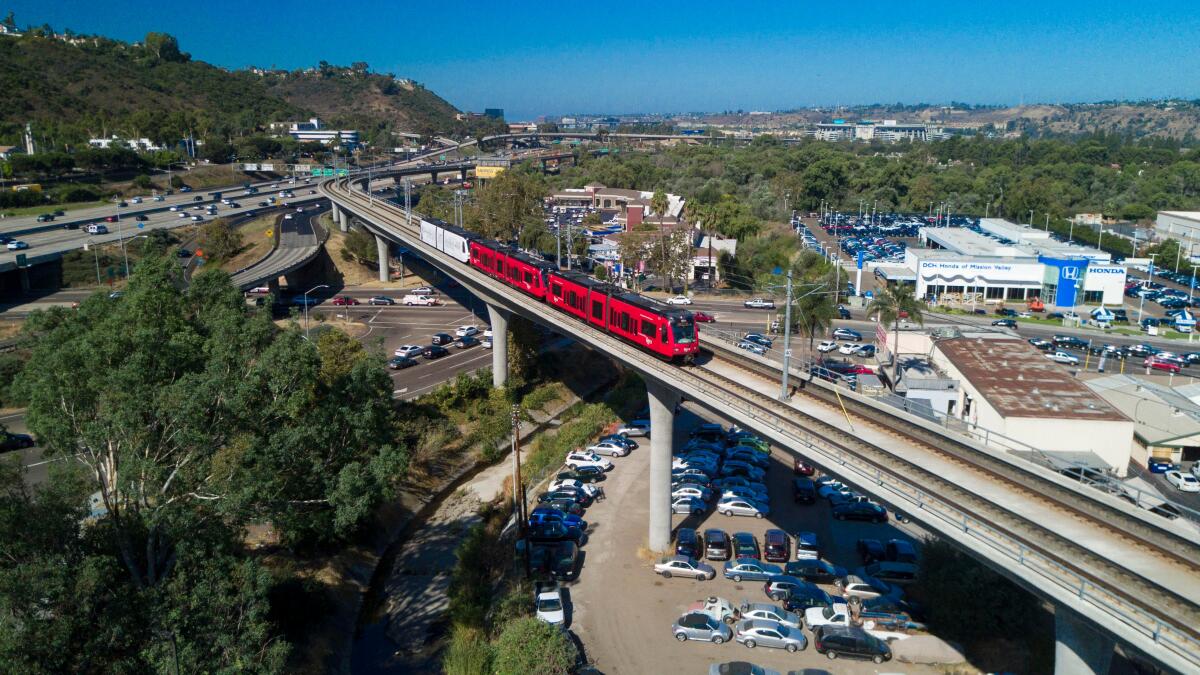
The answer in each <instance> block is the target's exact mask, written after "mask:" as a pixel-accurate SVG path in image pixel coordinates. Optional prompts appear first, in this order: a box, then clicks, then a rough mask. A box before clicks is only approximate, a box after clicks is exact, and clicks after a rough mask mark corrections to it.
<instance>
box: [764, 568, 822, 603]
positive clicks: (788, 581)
mask: <svg viewBox="0 0 1200 675" xmlns="http://www.w3.org/2000/svg"><path fill="white" fill-rule="evenodd" d="M810 588H816V586H815V585H813V584H811V583H809V582H807V581H805V580H803V579H800V578H798V577H793V576H790V575H787V574H779V575H776V576H773V577H771V578H770V579H767V582H766V583H765V584H763V592H764V593H766V594H767V597H768V598H770V599H772V600H782V599H783V598H784V597H785V596H786V595H788V594H789V593H791V592H793V591H795V590H796V589H810Z"/></svg>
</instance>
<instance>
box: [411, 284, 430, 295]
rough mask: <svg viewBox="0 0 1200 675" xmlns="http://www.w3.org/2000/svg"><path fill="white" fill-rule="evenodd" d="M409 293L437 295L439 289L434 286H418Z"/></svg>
mask: <svg viewBox="0 0 1200 675" xmlns="http://www.w3.org/2000/svg"><path fill="white" fill-rule="evenodd" d="M409 293H415V294H416V295H436V294H437V291H436V290H435V289H434V288H433V287H432V286H417V287H416V288H414V289H412V290H411V291H409Z"/></svg>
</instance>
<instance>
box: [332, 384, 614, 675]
mask: <svg viewBox="0 0 1200 675" xmlns="http://www.w3.org/2000/svg"><path fill="white" fill-rule="evenodd" d="M610 384H612V380H610V381H606V382H599V383H595V384H593V386H592V387H591V388H590V389H589V390H588V391H585V392H583V393H582V394H579V395H574V396H572V397H571V399H570V400H569V401H567V402H565V403H563V404H562V405H561V406H557V407H556V408H555V409H554V411H553V412H551V413H549V414H547V415H546V416H545V418H544V419H542V420H540V421H538V422H536V423H533V424H525V425H522V428H521V439H522V443H523V447H524V443H525V441H526V440H527V439H530V438H532V437H534V436H535V435H536V434H538V433H541V432H542V431H544V430H547V429H553V428H557V427H558V426H559V425H560V422H559V420H558V418H559V416H560V415H561V414H562V413H563V412H565V411H566V410H567V409H569V408H570V407H571V406H573V405H575V404H576V403H577V402H579V401H582V400H587V399H588V398H589V397H590V396H592V395H593V394H595V393H596V392H597V391H603V390H604V389H605V388H606V387H608V386H609V385H610ZM511 463H512V455H511V453H509V454H507V455H505V457H504V458H503V459H501V460H500V461H498V462H496V463H494V464H488V463H484V462H482V461H476V462H475V463H473V464H471V465H470V466H468V467H464V468H463V469H462V470H461V471H460V472H459V473H458V474H456V475H455V476H454V477H453V478H452V479H450V481H449V482H448V483H447V484H446V485H445V486H444V487H442V488H441V489H439V490H438V491H437V492H436V493H434V495H433V496H432V498H431V499H430V500H429V501H428V502H427V503H426V504H425V505H424V506H423V507H422V508H421V509H420V510H418V511H417V512H416V513H414V514H413V515H412V516H411V517H410V518H409V520H408V521H407V522H406V523H404V525H403V526H401V527H400V529H399V530H398V531H397V533H396V535H395V537H394V538H393V540H392V543H391V544H390V545H388V547H387V549H386V550H385V551H384V552H383V554H382V556H381V557H380V558H379V561H378V563H377V565H376V566H375V570H374V573H373V574H372V577H371V580H370V585H369V587H368V589H367V590H366V592H365V593H364V594H363V600H362V604H361V607H360V609H359V613H358V625H357V628H356V630H355V635H354V642H353V645H352V646H350V647H348V648H347V650H346V651H345V652H344V653H343V655H342V658H341V659H340V661H341V663H340V666H341V667H340V668H338V669H337V670H338V672H354V673H384V672H440V670H441V668H440V666H439V665H438V664H437V663H436V652H434V651H430V650H427V649H426V648H427V647H428V646H430V645H433V644H434V643H436V642H437V641H438V640H439V639H440V638H441V637H443V633H444V632H445V630H446V629H447V628H448V626H447V625H446V624H445V623H444V617H443V614H444V611H445V609H446V608H447V605H448V600H447V597H446V594H447V591H448V588H449V583H450V573H451V570H452V569H453V565H454V562H455V560H456V558H455V550H456V548H457V546H458V543H459V541H460V538H459V537H458V536H455V532H457V533H458V534H462V533H465V532H466V531H467V529H468V528H470V527H471V526H472V525H473V524H474V523H475V522H478V516H477V514H476V511H477V510H478V507H479V506H480V505H481V504H482V503H483V502H484V501H486V500H487V499H492V498H494V497H495V495H491V496H483V499H479V498H473V497H472V496H466V497H460V496H459V491H460V489H461V488H463V487H464V486H466V485H468V484H470V483H471V482H472V481H474V480H475V479H477V478H479V477H480V476H481V474H483V473H485V472H487V471H489V470H495V471H498V472H501V473H504V474H506V475H507V473H508V472H509V470H510V469H509V467H510V466H511ZM497 483H498V484H502V482H500V481H497ZM427 530H428V532H427ZM423 534H428V536H423ZM418 550H419V552H418ZM397 621H400V622H401V623H402V626H401V627H402V630H403V632H405V633H411V634H412V639H410V640H409V641H408V642H407V643H406V644H404V645H400V644H398V643H396V642H395V641H393V640H392V638H391V637H390V636H389V632H392V633H395V632H398V631H397V629H396V627H395V626H393V624H394V623H396V622H397ZM389 627H390V628H391V630H390V631H389Z"/></svg>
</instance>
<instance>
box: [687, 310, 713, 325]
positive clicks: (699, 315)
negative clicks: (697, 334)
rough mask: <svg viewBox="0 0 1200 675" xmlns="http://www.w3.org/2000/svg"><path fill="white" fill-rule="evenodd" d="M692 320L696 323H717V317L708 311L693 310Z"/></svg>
mask: <svg viewBox="0 0 1200 675" xmlns="http://www.w3.org/2000/svg"><path fill="white" fill-rule="evenodd" d="M692 320H693V321H695V322H696V323H715V322H716V320H717V318H716V317H715V316H713V315H712V314H709V313H707V312H699V311H697V312H692Z"/></svg>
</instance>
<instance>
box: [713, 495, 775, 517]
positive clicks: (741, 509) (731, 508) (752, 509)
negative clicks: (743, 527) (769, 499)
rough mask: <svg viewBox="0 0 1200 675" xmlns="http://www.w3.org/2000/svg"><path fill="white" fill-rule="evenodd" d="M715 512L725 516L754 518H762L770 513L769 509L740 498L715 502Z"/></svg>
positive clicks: (724, 498) (728, 498)
mask: <svg viewBox="0 0 1200 675" xmlns="http://www.w3.org/2000/svg"><path fill="white" fill-rule="evenodd" d="M717 511H718V512H719V513H721V514H722V515H725V516H754V517H755V518H762V517H763V516H765V515H767V514H768V513H770V512H771V509H770V507H768V506H766V505H765V504H759V503H756V502H753V501H751V500H749V499H744V498H742V497H722V498H721V501H719V502H717Z"/></svg>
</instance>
